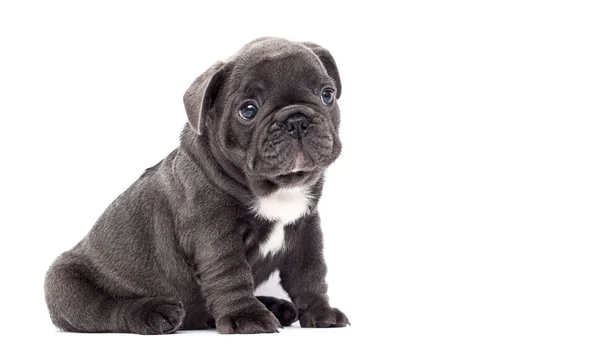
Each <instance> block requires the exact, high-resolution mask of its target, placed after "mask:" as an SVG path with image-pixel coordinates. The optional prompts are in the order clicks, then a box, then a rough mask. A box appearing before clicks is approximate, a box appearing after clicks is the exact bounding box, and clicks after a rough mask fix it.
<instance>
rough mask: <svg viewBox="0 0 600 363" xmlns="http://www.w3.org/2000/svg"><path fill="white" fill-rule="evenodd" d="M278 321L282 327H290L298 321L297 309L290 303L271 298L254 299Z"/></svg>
mask: <svg viewBox="0 0 600 363" xmlns="http://www.w3.org/2000/svg"><path fill="white" fill-rule="evenodd" d="M256 298H257V299H258V300H259V301H260V302H261V303H263V305H264V306H265V307H266V308H267V309H268V310H269V311H270V312H272V313H273V314H275V317H276V318H277V319H278V320H279V323H280V324H281V325H283V326H290V325H292V324H293V323H294V322H295V321H296V320H298V309H296V306H295V305H294V304H292V303H291V302H289V301H287V300H283V299H278V298H276V297H271V296H257V297H256Z"/></svg>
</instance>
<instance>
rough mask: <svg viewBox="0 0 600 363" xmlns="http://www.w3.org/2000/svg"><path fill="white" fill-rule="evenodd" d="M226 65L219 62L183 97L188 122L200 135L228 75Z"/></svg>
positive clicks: (198, 79)
mask: <svg viewBox="0 0 600 363" xmlns="http://www.w3.org/2000/svg"><path fill="white" fill-rule="evenodd" d="M225 65H226V63H223V62H217V63H215V64H213V65H212V66H211V67H210V68H208V69H207V70H206V71H205V72H204V73H202V74H201V75H200V77H198V78H196V80H195V81H194V82H193V83H192V85H191V86H190V87H189V88H188V89H187V91H186V92H185V95H183V103H184V105H185V112H186V113H187V116H188V122H189V124H190V126H191V127H192V130H194V131H195V132H196V133H197V134H198V135H202V132H203V131H204V125H205V124H206V122H207V121H208V117H209V113H208V111H209V110H210V108H211V106H212V105H213V104H214V102H215V98H216V96H217V93H218V91H219V89H220V88H221V85H222V84H223V81H224V79H225V75H226V67H225Z"/></svg>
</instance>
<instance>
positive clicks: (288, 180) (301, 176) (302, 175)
mask: <svg viewBox="0 0 600 363" xmlns="http://www.w3.org/2000/svg"><path fill="white" fill-rule="evenodd" d="M311 175H312V173H311V171H309V170H298V171H291V172H289V173H285V174H279V175H277V176H275V177H273V178H272V181H273V182H275V183H277V184H298V183H301V182H303V181H305V180H306V179H308V178H309V177H310V176H311Z"/></svg>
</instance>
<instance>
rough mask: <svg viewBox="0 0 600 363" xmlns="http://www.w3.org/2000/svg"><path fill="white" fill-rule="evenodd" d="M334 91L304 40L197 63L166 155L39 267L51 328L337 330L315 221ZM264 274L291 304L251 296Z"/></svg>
mask: <svg viewBox="0 0 600 363" xmlns="http://www.w3.org/2000/svg"><path fill="white" fill-rule="evenodd" d="M341 90H342V86H341V83H340V76H339V73H338V70H337V67H336V64H335V61H334V60H333V57H332V56H331V54H330V53H329V52H328V51H327V50H326V49H324V48H322V47H320V46H319V45H317V44H313V43H297V42H291V41H287V40H284V39H279V38H260V39H257V40H254V41H252V42H251V43H248V44H247V45H245V46H244V47H243V48H242V49H241V50H240V51H239V52H238V53H236V54H235V55H233V56H232V57H231V58H229V59H227V60H224V61H221V62H217V63H216V64H214V65H213V66H211V67H210V68H209V69H208V70H207V71H206V72H204V73H203V74H202V75H201V76H200V77H198V78H197V79H196V80H195V81H194V83H193V84H192V85H191V86H190V88H189V89H188V90H187V92H186V93H185V96H184V102H185V108H186V111H187V115H188V121H189V122H188V124H187V125H186V126H185V128H184V130H183V132H182V133H181V144H180V146H179V147H178V148H177V149H176V150H174V151H173V152H172V153H171V154H169V156H167V157H166V158H165V159H163V160H162V161H161V162H159V163H158V164H157V165H155V166H153V167H151V168H149V169H147V170H146V172H145V173H144V174H143V175H142V176H141V177H140V178H139V179H138V180H137V181H136V182H135V183H134V184H133V185H132V186H131V187H129V189H127V190H126V191H125V192H124V193H123V194H121V195H120V196H119V197H118V198H117V199H116V200H115V201H114V202H113V203H112V204H111V205H110V206H109V207H108V209H107V210H106V211H105V212H104V213H103V214H102V216H101V217H100V218H99V219H98V221H97V222H96V224H95V225H94V226H93V227H92V230H91V231H90V232H89V233H88V235H87V236H86V237H85V238H84V239H83V240H82V241H81V242H80V243H79V244H78V245H76V246H75V247H74V248H73V249H71V250H70V251H68V252H65V253H64V254H62V255H61V256H60V257H58V258H57V259H56V261H55V262H54V263H53V264H52V266H51V267H50V270H49V271H48V274H47V276H46V281H45V293H46V303H47V304H48V309H49V310H50V317H51V319H52V322H53V323H54V324H55V325H56V326H57V327H59V328H60V329H63V330H66V331H77V332H126V333H138V334H163V333H171V332H174V331H176V330H179V329H204V328H214V327H215V326H216V328H217V331H218V332H219V333H270V332H276V331H277V329H278V328H279V327H280V326H282V325H283V326H286V325H290V324H292V323H293V322H294V321H296V320H297V319H298V318H299V319H300V325H301V326H303V327H332V326H335V327H339V326H345V325H347V324H348V319H347V318H346V316H345V315H344V314H343V313H342V312H341V311H339V310H338V309H334V308H332V307H331V306H330V305H329V302H328V297H327V285H326V284H325V273H326V266H325V261H324V260H323V252H322V248H323V242H322V234H321V228H320V222H319V214H318V212H317V203H318V201H319V198H320V195H321V190H322V187H323V172H324V170H325V169H326V168H327V167H328V166H329V165H330V164H331V163H332V162H333V161H334V160H335V159H336V158H337V157H338V156H339V154H340V151H341V144H340V140H339V138H338V128H339V123H340V114H339V108H338V106H337V101H336V100H337V98H339V97H340V94H341ZM276 270H279V272H280V276H281V285H282V286H283V288H284V289H285V290H286V291H287V293H288V294H289V296H290V297H291V299H292V302H293V303H290V302H288V301H285V300H280V299H277V298H274V297H264V296H259V297H255V296H254V289H255V287H256V286H258V285H259V284H260V283H262V282H264V281H265V280H266V279H267V278H268V277H269V276H270V275H271V274H272V273H273V272H274V271H276Z"/></svg>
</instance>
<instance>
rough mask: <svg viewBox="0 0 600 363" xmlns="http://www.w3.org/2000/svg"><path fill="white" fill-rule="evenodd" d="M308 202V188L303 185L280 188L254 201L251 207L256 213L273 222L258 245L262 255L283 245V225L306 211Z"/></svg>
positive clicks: (278, 249)
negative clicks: (266, 235) (270, 228)
mask: <svg viewBox="0 0 600 363" xmlns="http://www.w3.org/2000/svg"><path fill="white" fill-rule="evenodd" d="M310 203H311V200H310V195H309V193H308V189H307V188H303V187H296V188H290V189H280V190H278V191H276V192H274V193H273V194H270V195H268V196H266V197H262V198H259V199H258V200H257V201H256V204H255V205H254V208H253V209H254V212H255V213H256V215H257V216H259V217H262V218H264V219H267V220H269V221H273V222H275V225H274V226H273V229H272V230H271V233H270V234H269V236H268V237H267V239H266V240H265V241H264V242H262V243H261V245H260V252H261V254H262V256H263V257H267V256H268V255H269V253H272V254H275V253H277V252H279V251H280V250H281V249H282V248H283V247H284V245H285V233H284V227H285V226H286V225H288V224H290V223H293V222H294V221H295V220H297V219H298V218H300V217H302V216H304V215H305V214H306V213H308V210H309V207H310Z"/></svg>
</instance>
